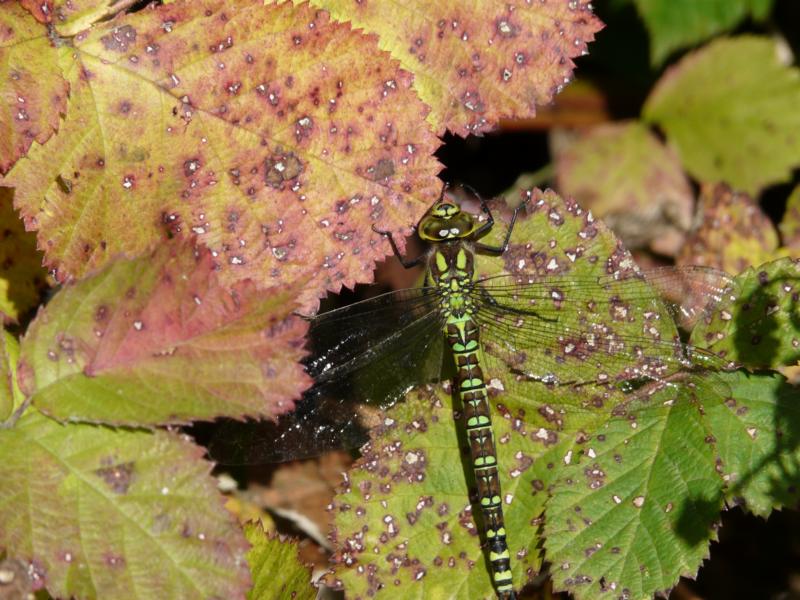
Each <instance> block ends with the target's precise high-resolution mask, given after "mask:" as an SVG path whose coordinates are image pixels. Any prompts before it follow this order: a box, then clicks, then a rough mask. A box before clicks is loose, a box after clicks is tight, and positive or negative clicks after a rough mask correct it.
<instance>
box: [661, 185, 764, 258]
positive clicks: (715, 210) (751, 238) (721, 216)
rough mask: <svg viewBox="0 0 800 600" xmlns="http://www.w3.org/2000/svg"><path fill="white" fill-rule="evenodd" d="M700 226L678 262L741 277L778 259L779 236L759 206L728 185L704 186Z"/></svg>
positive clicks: (701, 194) (691, 234)
mask: <svg viewBox="0 0 800 600" xmlns="http://www.w3.org/2000/svg"><path fill="white" fill-rule="evenodd" d="M699 205H700V208H699V211H698V212H699V216H700V218H701V219H700V220H699V224H698V226H697V227H696V228H695V229H694V230H693V231H692V232H691V233H690V234H689V235H688V236H687V238H686V241H685V244H684V245H683V248H681V252H680V254H679V255H678V256H677V258H676V262H677V263H678V264H682V265H706V266H709V267H715V268H717V269H722V270H723V271H727V272H728V273H740V272H741V271H744V270H745V269H746V268H748V267H750V266H753V265H760V264H761V263H764V262H767V261H770V260H773V259H775V258H776V257H777V256H778V255H779V252H778V233H777V231H775V226H774V225H773V224H772V221H770V219H769V217H768V216H767V215H766V214H764V211H762V210H761V208H760V207H759V205H758V203H757V202H755V201H753V199H752V198H751V197H750V196H748V195H747V194H743V193H737V192H735V191H733V190H731V189H730V188H729V187H728V186H727V185H724V184H718V185H704V186H703V187H702V188H701V191H700V200H699Z"/></svg>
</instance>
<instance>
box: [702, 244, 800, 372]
mask: <svg viewBox="0 0 800 600" xmlns="http://www.w3.org/2000/svg"><path fill="white" fill-rule="evenodd" d="M732 291H733V293H734V295H735V299H734V300H732V301H729V302H725V303H723V304H721V305H719V306H718V307H716V309H715V310H714V311H713V312H711V313H710V314H709V315H708V317H707V318H706V319H703V320H702V321H701V322H700V324H699V325H698V327H697V328H695V330H694V331H692V341H693V342H694V343H696V344H698V345H702V346H704V347H708V348H711V349H712V350H713V351H714V352H715V353H717V354H719V355H721V356H724V357H725V358H726V359H728V360H732V361H734V362H738V363H742V364H745V365H748V366H750V367H753V368H772V369H775V368H778V367H779V366H782V365H792V364H795V363H796V362H797V361H798V360H800V305H799V304H798V298H799V297H800V263H798V261H797V260H795V259H789V258H783V259H779V260H775V261H772V262H769V263H766V264H762V265H759V266H757V267H751V268H749V269H747V270H746V271H745V272H744V273H742V274H741V275H739V277H737V278H736V282H735V285H734V287H733V288H732Z"/></svg>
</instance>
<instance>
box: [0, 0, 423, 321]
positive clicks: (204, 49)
mask: <svg viewBox="0 0 800 600" xmlns="http://www.w3.org/2000/svg"><path fill="white" fill-rule="evenodd" d="M365 56H368V57H369V60H370V63H369V64H370V67H369V68H355V67H354V65H358V64H361V61H362V60H363V58H364V57H365ZM59 58H60V65H61V68H62V70H63V72H64V73H65V77H66V78H67V79H68V80H69V83H70V86H71V92H70V102H69V107H68V110H67V116H66V119H65V120H64V122H63V123H62V125H61V130H60V133H59V135H58V136H55V137H54V138H53V139H51V140H50V142H48V143H47V144H46V145H44V146H42V147H39V146H34V148H33V149H32V150H31V152H30V154H29V158H28V159H26V160H23V161H21V162H20V163H18V164H17V165H16V167H15V168H14V169H13V170H12V171H11V172H10V173H9V176H8V177H7V179H6V181H5V183H6V184H7V185H14V186H16V187H17V190H16V198H15V202H16V203H17V206H18V207H20V208H21V209H22V213H23V215H24V217H25V220H26V225H27V226H28V227H29V228H34V229H36V230H37V231H38V236H39V243H40V246H42V247H43V248H45V249H46V259H47V262H48V264H49V265H50V266H52V267H54V268H56V269H57V275H58V276H59V277H60V278H61V279H68V278H69V277H72V276H82V275H83V274H85V273H86V272H88V270H90V269H92V268H95V267H98V266H99V265H102V264H105V263H106V262H107V261H108V260H109V259H110V258H111V257H113V256H115V255H116V254H118V253H119V252H125V253H128V254H139V253H142V252H144V251H146V250H147V249H148V248H150V247H151V246H153V245H154V244H156V243H158V242H159V241H161V240H163V239H164V238H165V237H166V236H167V231H166V229H167V228H169V229H170V230H171V231H172V232H173V233H178V232H179V233H181V234H184V235H192V236H196V237H197V239H198V240H199V241H200V242H202V243H204V244H205V245H207V246H208V247H209V248H211V249H212V250H213V253H214V257H215V263H216V265H217V266H218V268H219V273H220V276H221V277H222V278H224V279H225V280H226V281H229V282H230V281H238V280H240V279H244V278H248V277H249V278H251V279H253V281H255V282H256V284H257V285H258V286H259V287H266V286H275V285H279V284H287V283H291V282H294V281H306V280H308V282H309V283H308V286H307V288H306V290H305V292H304V293H305V300H306V303H307V304H309V305H310V304H314V303H315V300H316V298H317V297H318V296H319V295H321V294H322V293H323V292H324V290H328V289H330V290H338V289H340V287H341V286H342V285H352V284H354V283H355V282H356V281H365V280H368V279H369V278H370V277H371V274H372V270H373V267H374V262H375V260H377V259H379V258H382V257H383V256H384V253H385V252H386V251H387V247H386V246H385V245H384V244H382V243H380V244H379V243H378V242H379V240H380V239H381V238H380V236H379V235H378V234H376V233H374V232H373V231H372V229H371V224H373V223H375V224H377V225H378V226H379V227H381V228H384V229H391V230H394V231H396V232H398V233H399V232H401V231H402V232H406V231H407V227H408V226H409V225H410V224H411V223H413V222H415V221H416V219H417V218H418V217H419V216H420V213H421V212H422V211H424V210H425V208H426V207H427V206H428V205H429V203H430V201H431V199H432V198H434V197H435V196H436V194H437V193H438V190H439V183H438V181H437V179H436V177H435V174H436V171H437V170H438V168H439V166H438V163H437V161H436V160H435V158H434V157H433V156H432V154H433V151H434V150H435V148H436V146H437V145H438V140H437V139H436V138H435V136H434V135H433V134H432V132H430V131H429V130H428V128H427V127H425V125H424V123H423V117H424V114H425V107H424V105H423V104H422V103H421V102H420V101H419V100H418V99H417V98H416V94H415V93H414V91H413V90H412V89H411V76H410V75H409V74H408V73H405V72H403V71H401V70H400V69H399V65H398V64H397V63H396V61H393V60H391V59H390V58H389V57H388V55H386V54H384V53H382V52H381V51H379V50H378V49H377V47H376V45H375V40H374V38H372V37H369V36H364V35H363V34H362V33H359V32H354V31H353V30H351V29H350V27H349V26H348V25H343V24H336V23H331V22H329V21H328V18H327V16H326V15H325V14H324V13H322V12H318V11H315V10H313V9H312V8H310V7H309V6H308V5H307V4H306V5H302V6H297V7H292V6H291V5H282V6H266V7H265V6H263V5H262V4H261V3H258V2H255V0H253V1H250V2H243V3H239V4H237V5H236V7H235V9H233V8H231V7H229V5H228V3H226V2H224V1H223V0H202V1H197V2H175V3H172V4H169V5H166V6H160V7H155V8H153V9H150V10H143V11H141V12H138V13H135V14H130V15H124V16H121V17H118V18H116V19H113V20H112V21H110V22H108V23H103V24H102V25H98V26H96V27H94V28H92V29H91V30H90V31H88V32H87V33H84V34H80V35H78V36H77V37H76V38H75V40H74V45H72V46H64V47H62V48H61V49H60V50H59Z"/></svg>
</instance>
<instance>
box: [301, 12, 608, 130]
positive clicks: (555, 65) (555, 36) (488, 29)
mask: <svg viewBox="0 0 800 600" xmlns="http://www.w3.org/2000/svg"><path fill="white" fill-rule="evenodd" d="M312 4H314V5H316V6H319V7H321V8H324V9H326V10H329V11H330V12H331V15H332V16H333V17H334V18H336V19H340V20H342V21H349V22H352V23H353V25H354V26H356V27H363V28H364V30H365V31H369V32H371V33H375V34H377V35H378V44H379V45H380V47H381V48H382V49H384V50H387V51H389V52H391V54H392V56H394V57H395V58H397V59H398V60H400V62H401V63H402V65H403V68H404V69H407V70H408V71H410V72H412V73H413V74H414V89H416V90H417V92H418V93H419V95H420V98H421V99H422V100H423V101H424V102H425V103H426V104H428V105H429V106H430V107H431V112H430V114H429V115H428V122H429V123H430V124H431V125H432V126H433V128H434V130H435V131H436V132H437V133H443V132H444V130H445V129H449V130H450V131H453V132H455V133H458V134H460V135H466V134H468V133H475V132H481V131H486V130H488V129H493V128H494V127H496V125H497V121H498V120H499V119H500V118H501V117H510V118H524V117H532V116H533V115H534V114H535V112H536V107H537V106H542V105H545V104H548V103H550V101H551V100H552V99H553V97H554V96H555V95H556V94H557V93H558V92H560V91H561V89H562V88H563V87H564V86H565V85H566V84H567V83H568V82H569V81H570V80H571V79H572V71H573V69H574V68H575V64H574V63H573V61H572V59H574V58H576V57H578V56H581V55H582V54H585V53H587V44H588V43H589V42H591V41H592V40H593V39H594V34H595V33H597V32H598V31H599V30H600V29H601V27H602V24H601V23H600V21H599V20H598V19H597V18H596V17H595V16H594V15H593V14H592V10H591V7H590V3H589V2H587V1H585V0H551V1H549V2H521V1H518V0H514V1H512V2H503V3H493V2H466V3H465V2H456V1H452V0H449V1H446V2H445V1H442V2H426V1H425V0H414V1H407V2H349V1H345V0H313V1H312Z"/></svg>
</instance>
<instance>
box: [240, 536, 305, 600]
mask: <svg viewBox="0 0 800 600" xmlns="http://www.w3.org/2000/svg"><path fill="white" fill-rule="evenodd" d="M244 534H245V536H246V537H247V541H248V542H250V550H249V551H248V553H247V563H248V564H249V565H250V572H251V573H252V574H253V588H252V589H251V590H250V591H249V592H248V593H247V597H248V598H249V599H250V600H260V599H262V598H292V599H293V600H313V599H314V598H316V597H317V590H316V589H315V588H314V587H313V586H312V585H311V569H309V568H308V567H307V566H305V565H303V564H302V563H301V562H300V560H299V558H298V556H297V551H298V548H299V547H298V545H297V543H296V542H293V541H291V540H285V541H282V540H281V539H279V538H278V536H271V535H269V534H268V533H267V532H266V531H264V528H263V526H262V524H261V522H257V523H254V522H252V521H251V522H249V523H246V524H245V526H244Z"/></svg>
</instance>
